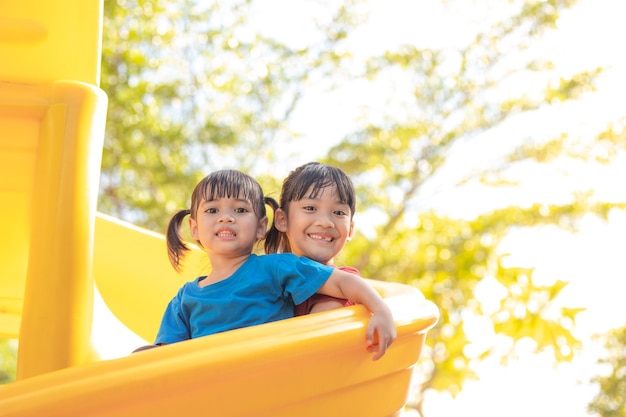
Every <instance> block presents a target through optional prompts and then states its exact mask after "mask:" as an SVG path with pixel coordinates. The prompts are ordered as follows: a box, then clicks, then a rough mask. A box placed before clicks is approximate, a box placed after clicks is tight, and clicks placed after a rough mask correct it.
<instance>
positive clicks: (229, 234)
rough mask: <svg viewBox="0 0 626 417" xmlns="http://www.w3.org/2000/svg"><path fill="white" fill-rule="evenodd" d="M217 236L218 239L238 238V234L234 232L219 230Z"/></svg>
mask: <svg viewBox="0 0 626 417" xmlns="http://www.w3.org/2000/svg"><path fill="white" fill-rule="evenodd" d="M215 236H217V237H235V236H237V233H235V232H233V231H232V230H219V231H218V232H217V233H216V234H215Z"/></svg>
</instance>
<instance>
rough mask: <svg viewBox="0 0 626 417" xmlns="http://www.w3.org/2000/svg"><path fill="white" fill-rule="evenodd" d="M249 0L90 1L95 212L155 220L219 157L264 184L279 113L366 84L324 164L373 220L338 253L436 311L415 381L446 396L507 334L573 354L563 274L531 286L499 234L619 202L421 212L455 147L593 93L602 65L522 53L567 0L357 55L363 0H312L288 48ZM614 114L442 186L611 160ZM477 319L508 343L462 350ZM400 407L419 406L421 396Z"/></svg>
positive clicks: (514, 149) (283, 130) (282, 119)
mask: <svg viewBox="0 0 626 417" xmlns="http://www.w3.org/2000/svg"><path fill="white" fill-rule="evenodd" d="M261 3H262V2H254V1H243V0H234V1H222V2H216V1H206V2H205V1H202V2H200V1H198V2H194V1H189V0H187V1H177V2H173V1H167V0H156V1H150V2H148V1H144V0H132V1H131V0H117V1H113V0H105V31H104V42H103V69H102V88H103V89H104V90H105V91H106V92H107V93H108V95H109V99H110V104H109V117H108V125H107V132H106V143H105V150H104V157H103V158H104V159H103V166H102V181H101V191H102V192H101V196H100V201H99V208H100V210H102V211H104V212H107V213H109V214H112V215H114V216H117V217H120V218H123V219H125V220H129V221H132V222H134V223H136V224H139V225H143V226H146V227H149V228H151V229H154V230H156V231H162V230H163V226H164V224H165V222H166V221H167V219H168V218H169V216H170V214H171V212H172V211H173V210H174V209H175V208H180V207H184V206H186V205H187V199H188V197H189V191H190V190H191V188H192V187H193V185H194V184H195V183H196V181H197V180H198V177H199V176H201V175H203V174H205V173H206V172H208V171H211V170H213V169H216V168H221V167H224V166H231V167H237V168H240V169H242V170H245V171H247V172H249V173H251V174H253V175H256V176H257V177H258V178H259V179H260V180H261V182H262V183H263V184H264V185H266V184H268V183H269V184H273V186H271V187H266V188H268V189H276V188H277V184H278V183H279V182H280V181H281V180H282V179H281V178H274V177H272V175H271V172H272V171H271V169H270V167H271V165H272V164H273V163H274V162H276V161H278V160H279V154H277V153H275V150H276V149H279V148H280V145H281V144H282V143H286V142H287V141H288V140H289V139H290V138H291V137H293V136H297V132H294V131H292V130H290V129H291V128H290V125H289V122H290V117H291V116H292V115H293V113H294V111H295V110H296V109H297V108H298V105H299V104H300V100H301V99H302V97H304V96H306V93H307V91H309V90H308V88H310V87H311V86H323V87H326V88H339V87H340V86H341V85H342V84H343V83H347V82H362V83H363V84H362V85H374V84H375V85H377V86H382V88H378V89H377V91H378V92H379V93H378V94H379V95H378V96H377V100H376V104H375V105H369V106H367V105H366V106H363V107H362V112H363V116H362V119H361V122H359V123H356V124H355V127H354V130H353V131H352V132H351V133H350V134H348V135H346V136H345V138H344V139H343V140H342V141H341V142H340V143H337V144H336V145H335V146H333V147H332V148H331V149H330V150H329V152H328V156H327V158H326V159H325V162H328V163H330V164H333V165H337V166H340V167H341V168H342V169H344V170H345V171H346V172H347V173H348V174H349V175H350V176H351V177H352V178H353V179H354V182H355V184H356V186H357V189H358V197H359V209H358V212H359V214H360V215H362V216H364V217H363V218H368V219H373V220H372V224H371V225H369V224H368V225H367V226H368V227H367V228H362V229H368V230H363V231H362V232H359V233H358V235H357V236H356V238H355V239H354V240H353V241H352V242H351V243H350V245H348V247H347V248H346V249H345V251H344V253H343V254H342V258H343V260H345V262H346V263H347V264H352V265H354V266H356V267H358V268H359V269H360V270H361V271H362V273H363V275H364V276H370V277H375V278H377V279H381V280H388V281H398V282H405V283H409V284H411V285H415V286H417V287H418V288H419V289H420V290H422V291H423V292H424V294H425V295H426V297H427V298H429V299H431V300H433V301H434V302H435V303H436V304H437V305H438V306H439V307H440V309H441V313H442V318H441V322H440V324H439V325H438V326H437V327H436V328H434V329H433V330H432V331H431V332H430V333H429V339H428V345H429V346H428V349H427V352H426V355H425V358H424V361H423V366H422V368H423V369H422V371H423V372H422V374H423V376H424V381H423V384H422V390H426V389H436V390H447V391H449V392H451V393H452V394H456V393H458V392H459V391H460V389H461V388H462V386H463V384H464V382H465V381H466V380H468V379H469V378H473V377H474V374H473V371H472V363H474V362H475V361H479V360H481V359H482V358H484V357H486V356H489V355H498V357H500V359H501V360H502V361H503V362H506V361H507V360H508V359H509V358H511V357H512V355H514V347H515V344H516V343H518V342H520V341H521V340H525V341H528V340H531V341H532V342H533V343H534V345H535V346H536V349H537V351H542V350H550V351H551V352H553V353H554V358H555V360H556V361H562V360H571V359H572V358H573V355H574V354H575V352H576V351H577V349H579V348H580V341H579V340H577V339H576V338H575V337H574V336H573V335H572V332H571V330H572V329H573V326H574V325H575V319H576V315H577V314H578V312H579V311H580V309H577V308H562V307H561V308H558V309H556V311H554V310H555V309H554V307H553V306H554V301H555V299H556V298H557V297H558V295H559V292H560V291H561V290H562V289H563V288H564V287H565V286H566V282H565V281H561V280H558V279H555V282H554V284H553V285H539V284H537V283H536V282H535V281H534V280H533V270H532V268H519V267H513V266H511V265H508V264H507V262H506V257H505V256H504V255H503V254H501V253H500V252H499V245H500V243H501V242H502V240H503V239H504V238H505V237H506V236H508V235H510V234H511V233H512V232H514V231H515V230H519V229H523V228H529V227H561V228H565V229H567V230H576V227H577V224H578V222H579V221H580V219H581V218H583V217H584V216H586V215H589V214H594V215H598V216H601V217H606V216H608V213H609V212H610V211H611V210H613V209H616V208H617V209H623V208H624V207H623V205H618V204H610V203H606V202H602V201H597V200H596V199H595V198H594V196H593V193H592V192H591V190H585V189H579V190H574V191H573V192H572V193H571V195H570V196H569V198H568V199H562V200H561V201H558V202H544V201H539V202H537V201H530V202H528V204H524V205H520V204H514V205H511V204H510V203H509V202H507V201H500V202H499V204H498V206H497V207H491V208H490V209H487V210H483V211H482V212H481V213H478V214H476V215H474V216H472V217H470V218H458V217H453V216H448V215H444V214H442V213H440V212H438V211H436V210H433V209H431V208H429V206H428V204H426V203H425V202H424V201H422V197H423V195H425V194H426V192H427V190H428V189H429V187H430V189H432V188H433V187H434V188H436V187H438V186H439V184H441V181H442V180H441V179H442V178H449V177H446V176H449V172H450V166H449V165H450V161H451V158H452V157H453V155H454V153H455V152H459V149H461V148H463V149H468V148H470V147H471V145H472V144H473V143H474V142H477V139H478V138H480V137H481V135H482V134H484V133H486V132H490V131H493V130H496V129H503V128H505V127H507V126H510V124H511V123H513V122H515V121H519V120H521V119H523V118H528V119H524V120H536V119H530V118H532V117H537V115H538V114H540V113H545V112H550V111H553V110H555V109H562V108H563V105H564V104H566V103H570V102H573V101H576V100H578V99H581V98H584V97H585V96H586V95H588V94H591V93H592V92H593V91H594V89H595V87H596V84H597V82H598V80H599V79H601V77H602V76H603V71H604V69H603V68H599V67H597V66H596V65H594V63H593V62H590V63H589V66H588V68H585V69H583V70H582V71H579V72H576V73H573V74H564V73H563V72H560V71H558V68H556V66H555V64H553V63H552V62H551V61H550V59H549V57H547V56H546V55H545V54H542V53H540V52H538V51H537V50H536V49H534V47H535V46H536V45H539V44H541V41H542V40H543V39H544V38H545V37H546V36H548V35H549V34H550V32H551V31H552V30H553V29H554V28H555V24H556V22H557V20H558V18H559V16H560V15H561V14H562V13H564V12H565V11H567V10H568V9H569V8H570V7H571V6H573V5H574V4H575V1H573V0H545V1H534V0H526V1H521V0H520V1H510V2H501V1H494V2H491V1H485V2H475V3H474V6H475V7H487V8H488V7H491V6H495V5H497V6H498V11H499V13H500V15H499V17H498V19H495V20H493V19H492V20H485V24H484V26H483V27H481V28H480V29H479V30H478V31H477V33H476V36H475V37H473V38H471V39H468V40H467V42H466V43H465V44H464V45H460V46H458V47H455V48H442V49H436V48H420V47H418V46H416V45H402V46H400V47H398V48H396V49H394V50H387V51H385V52H384V53H381V54H379V55H377V56H373V57H369V58H367V60H365V61H360V60H359V59H358V58H357V57H356V56H355V55H353V54H351V53H350V49H349V42H348V41H349V40H350V39H351V36H352V34H353V33H355V32H356V28H358V27H359V25H361V24H362V23H363V15H362V10H363V9H362V8H361V6H362V4H361V2H356V1H355V2H330V3H323V4H322V3H320V4H322V5H323V6H325V7H326V9H325V10H329V12H328V13H327V14H321V15H319V16H318V15H316V17H317V18H318V20H316V22H317V24H318V25H317V26H316V27H315V30H316V31H317V32H315V33H316V34H317V36H315V37H313V39H314V40H312V41H310V42H309V43H307V44H304V45H299V46H297V47H296V46H293V45H294V43H293V42H291V43H290V42H287V40H285V41H284V42H283V41H281V40H277V39H274V38H272V37H269V36H264V35H261V34H260V33H259V32H258V31H256V30H255V27H254V16H255V14H254V13H255V10H258V9H256V8H255V7H256V6H258V5H259V4H261ZM446 3H453V2H452V1H448V2H446ZM311 4H317V3H316V2H311ZM333 8H334V9H333ZM324 16H325V17H324ZM380 91H384V92H388V95H384V94H380ZM311 117H315V116H314V115H312V116H311ZM528 124H529V125H532V124H533V123H528ZM623 125H624V120H616V121H614V123H613V124H610V125H607V126H606V127H605V129H603V130H602V131H599V132H596V134H594V135H591V136H590V135H587V134H585V135H583V134H579V133H577V132H572V131H571V130H569V129H568V128H567V126H565V125H563V126H560V125H558V124H556V125H554V124H553V125H551V127H552V130H551V131H541V130H539V131H536V130H533V131H531V130H530V129H523V130H522V131H519V129H518V130H517V131H515V134H511V133H510V131H509V132H507V133H506V134H505V136H502V138H501V139H500V140H499V141H498V142H497V144H498V145H501V144H502V143H503V142H505V143H504V145H505V146H501V148H502V149H504V150H503V151H502V152H501V155H500V157H499V158H497V159H495V160H494V161H493V162H492V163H490V164H481V165H480V166H478V167H475V168H474V169H472V170H470V171H469V172H468V173H467V175H465V176H464V177H463V178H458V179H456V180H454V181H453V187H452V188H455V189H462V188H463V187H476V186H478V185H480V186H481V187H483V188H489V189H496V190H502V189H503V188H504V187H509V188H510V187H515V186H518V185H519V184H520V183H522V182H523V178H520V177H519V176H516V172H517V171H516V167H520V166H523V167H526V168H529V167H530V168H532V169H535V170H541V169H543V167H545V166H550V167H557V168H559V169H560V168H562V167H563V166H567V164H568V163H578V164H594V163H607V162H610V161H612V160H613V158H614V157H615V156H616V155H618V154H620V153H623V151H624V146H625V145H624V144H626V140H625V139H626V131H625V130H624V129H623ZM555 131H557V133H554V132H555ZM281 157H286V155H281ZM448 182H449V180H448ZM475 198H478V197H475ZM458 204H459V205H461V206H462V205H463V204H464V201H459V202H458ZM359 227H361V226H360V225H359ZM555 278H556V277H555ZM563 278H564V279H567V277H563ZM484 285H490V286H492V287H495V288H498V289H499V290H500V293H501V294H502V296H501V297H500V300H499V305H498V307H497V308H495V309H490V310H486V309H485V307H484V305H483V304H482V303H481V302H480V301H479V300H478V299H477V297H476V291H477V290H478V289H479V288H480V287H481V286H484ZM476 320H482V321H486V322H487V323H489V325H490V328H491V331H492V332H493V334H494V335H497V336H498V337H500V338H503V339H506V340H508V341H510V343H509V344H508V345H507V346H508V349H505V350H502V349H501V348H499V347H497V346H495V345H494V346H484V345H481V347H480V349H476V348H473V346H474V344H475V342H476V341H475V340H472V337H471V335H470V334H469V332H468V324H469V323H471V322H472V321H476ZM413 406H414V407H415V408H417V409H421V397H420V396H418V397H417V398H415V400H414V402H413Z"/></svg>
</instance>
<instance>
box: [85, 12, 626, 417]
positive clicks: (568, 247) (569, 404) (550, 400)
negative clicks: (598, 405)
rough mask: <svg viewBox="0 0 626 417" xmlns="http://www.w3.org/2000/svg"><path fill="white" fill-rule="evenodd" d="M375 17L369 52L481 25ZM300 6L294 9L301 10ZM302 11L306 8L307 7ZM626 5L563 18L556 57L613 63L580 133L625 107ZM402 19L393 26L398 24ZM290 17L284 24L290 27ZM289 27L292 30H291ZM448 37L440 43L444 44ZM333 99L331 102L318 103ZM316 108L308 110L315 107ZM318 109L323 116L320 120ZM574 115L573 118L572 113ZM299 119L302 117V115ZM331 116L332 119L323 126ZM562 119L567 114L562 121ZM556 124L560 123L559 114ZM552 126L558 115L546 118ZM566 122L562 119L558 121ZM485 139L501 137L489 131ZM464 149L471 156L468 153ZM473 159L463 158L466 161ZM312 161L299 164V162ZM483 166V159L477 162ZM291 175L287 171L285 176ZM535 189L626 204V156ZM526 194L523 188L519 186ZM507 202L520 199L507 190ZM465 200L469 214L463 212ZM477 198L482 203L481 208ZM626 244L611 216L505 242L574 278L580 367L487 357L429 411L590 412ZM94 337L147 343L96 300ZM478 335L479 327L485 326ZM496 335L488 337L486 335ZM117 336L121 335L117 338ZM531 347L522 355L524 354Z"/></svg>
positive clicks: (447, 202)
mask: <svg viewBox="0 0 626 417" xmlns="http://www.w3.org/2000/svg"><path fill="white" fill-rule="evenodd" d="M270 3H272V4H274V5H282V6H283V7H289V6H288V2H285V1H284V0H283V1H278V0H274V1H273V2H270ZM374 3H375V5H376V13H375V14H374V21H373V24H372V26H371V28H370V30H368V31H364V32H363V33H361V34H360V36H361V37H362V41H361V44H362V45H363V46H364V50H363V53H367V51H374V52H375V51H377V50H378V49H380V48H383V47H384V46H385V45H387V44H386V43H384V42H400V41H405V40H407V39H424V40H425V44H424V45H429V46H441V45H443V44H445V43H446V42H448V44H454V42H457V41H458V39H462V38H463V37H464V36H465V35H466V34H465V33H463V31H464V30H467V28H468V25H467V24H463V21H462V19H463V18H467V17H468V16H469V17H470V18H471V19H470V20H472V21H474V22H476V21H479V19H480V17H479V16H471V13H469V14H468V13H466V12H465V11H459V13H457V14H456V15H455V17H454V19H456V21H454V22H451V21H450V20H449V16H448V15H444V12H445V10H444V9H443V8H442V7H441V5H440V2H438V1H434V0H423V1H420V2H417V1H414V0H386V1H383V0H376V1H375V2H374ZM296 12H298V11H294V13H296ZM300 12H302V11H300ZM624 16H626V2H625V1H623V0H581V1H580V3H579V5H578V6H576V8H575V9H574V10H573V11H572V13H568V14H567V15H566V16H565V17H564V18H563V19H562V20H561V21H560V22H559V27H560V38H559V39H555V41H554V43H553V44H551V45H546V48H550V50H551V51H552V52H551V53H552V56H553V57H554V59H555V60H556V61H557V62H558V63H559V64H562V65H567V66H569V67H571V68H572V69H581V68H582V67H583V66H584V65H585V64H586V63H588V62H594V63H598V64H599V65H612V66H614V68H613V69H612V70H610V71H609V73H608V76H607V81H606V83H605V84H603V85H602V86H601V89H600V91H599V92H598V93H597V94H595V95H594V96H593V97H591V98H589V99H586V100H584V102H581V103H577V104H576V109H575V110H576V111H575V113H562V114H553V115H551V116H552V117H555V118H566V119H567V118H572V126H573V127H574V128H575V129H587V128H589V129H593V128H596V127H597V126H598V124H597V123H598V121H600V122H603V121H606V120H611V119H615V118H616V117H617V116H619V115H623V114H624V113H623V112H624V109H626V77H624V76H623V74H625V73H626V55H625V54H624V53H623V48H622V47H621V45H618V42H621V40H623V39H626V25H624V24H623V17H624ZM390 22H393V24H390ZM287 24H288V22H286V23H285V25H287ZM285 30H289V28H288V27H287V26H285ZM437 42H439V43H441V45H437V44H436V43H437ZM327 94H328V93H320V95H319V96H317V97H315V98H314V99H311V101H310V102H309V103H305V106H304V108H303V111H302V113H301V114H300V115H297V114H296V123H297V124H298V125H299V126H300V128H301V129H302V130H303V131H304V132H305V133H306V135H307V136H308V137H309V139H310V138H315V141H313V140H309V141H307V140H306V137H305V140H304V141H303V142H302V143H307V142H313V143H315V145H316V147H317V149H311V150H310V151H311V152H309V150H307V152H301V153H300V154H301V155H306V156H303V158H307V159H306V160H308V159H310V158H311V155H312V154H315V152H317V153H319V154H320V156H321V153H323V150H322V149H323V148H321V147H320V146H319V143H320V142H319V141H320V140H321V139H322V138H324V139H325V140H326V141H327V144H328V146H330V145H331V144H332V143H335V142H336V141H338V140H339V139H340V138H341V135H342V134H343V133H344V132H345V131H347V130H348V129H349V128H350V127H351V125H352V120H351V117H353V116H354V114H351V113H350V109H349V108H346V106H345V104H346V102H344V101H343V100H345V97H339V98H338V99H336V100H328V99H329V97H328V95H327ZM319 100H324V102H325V103H326V104H325V105H324V106H319ZM307 106H308V107H307ZM311 114H315V115H316V116H315V117H311ZM572 114H574V116H572ZM298 117H299V118H298ZM320 120H324V123H320ZM559 120H561V121H562V120H563V119H558V120H556V121H559ZM552 121H555V119H552ZM547 122H549V121H547ZM554 124H555V125H560V124H561V123H554ZM482 140H483V141H484V142H485V145H489V144H490V143H491V144H493V142H491V141H493V140H494V139H493V138H490V137H489V136H486V137H485V138H483V139H482ZM460 154H462V153H460ZM467 160H468V158H467V157H466V155H463V158H461V157H459V158H458V162H459V164H461V165H463V164H464V163H466V162H467ZM301 162H306V161H305V160H302V161H298V160H293V161H292V164H293V166H297V165H299V164H300V163H301ZM474 163H477V164H480V163H481V161H479V160H478V161H477V160H474ZM285 174H286V172H285ZM525 178H526V179H527V181H526V183H527V187H526V189H525V190H526V192H529V193H533V194H532V195H533V196H535V197H538V198H542V197H546V198H547V197H550V196H552V195H553V194H554V193H555V192H557V191H558V190H559V189H562V188H567V187H571V186H572V184H577V185H581V184H583V185H586V186H593V187H595V188H596V191H597V195H598V197H602V198H603V199H606V200H611V201H622V202H626V187H625V186H624V185H623V178H626V157H623V158H621V160H620V161H618V163H615V164H613V165H611V166H609V167H604V168H599V169H593V170H585V171H581V172H576V173H575V174H574V175H573V176H568V177H563V178H558V179H555V180H552V179H550V180H548V181H546V178H545V177H544V176H543V174H542V173H535V174H532V173H528V174H527V175H526V176H525ZM478 192H480V190H478V189H471V190H467V191H466V192H465V194H463V193H460V194H458V193H457V194H444V195H436V196H435V195H434V196H432V200H431V204H432V205H433V206H436V207H438V208H439V209H441V210H444V211H448V212H449V213H450V214H453V215H463V214H465V215H468V213H469V214H471V213H472V212H475V211H477V210H481V209H482V207H484V206H483V205H482V204H491V203H492V201H490V200H489V197H490V196H487V195H485V197H484V198H477V194H476V193H478ZM517 193H518V194H519V192H517ZM500 198H504V200H505V201H506V202H508V203H511V202H513V201H515V198H516V195H515V194H513V193H511V194H507V193H504V194H502V193H500ZM458 201H463V202H464V204H463V205H462V207H463V210H465V213H462V212H458V207H459V206H460V205H459V204H456V203H457V202H458ZM472 202H480V204H478V203H477V204H475V205H472ZM624 247H626V214H624V213H620V212H615V213H612V214H611V216H610V218H609V220H608V222H603V221H599V220H597V219H595V218H592V217H589V218H588V219H586V220H585V221H584V222H583V226H582V228H581V230H580V232H579V233H577V234H574V235H571V234H568V233H566V232H563V231H558V230H553V229H547V230H545V229H544V230H533V231H528V232H523V233H518V234H517V235H512V236H511V237H510V238H509V239H507V241H506V242H505V243H504V245H503V248H502V250H503V252H509V253H512V254H513V255H512V256H511V257H510V259H509V262H511V264H516V265H520V266H528V267H531V266H532V267H535V268H536V270H535V271H536V272H535V277H537V278H538V279H545V280H551V279H563V280H569V281H570V284H569V285H568V287H567V288H566V289H565V290H563V293H562V294H561V297H560V302H561V303H562V304H563V305H566V306H570V307H586V308H587V309H588V310H587V311H586V312H584V313H581V314H580V315H579V321H578V323H577V329H576V334H577V336H578V337H580V338H581V339H582V340H583V341H584V351H583V352H582V354H580V355H578V356H577V357H576V358H575V359H574V361H573V362H572V363H571V364H561V365H559V366H557V367H554V366H553V364H552V361H551V358H550V356H549V355H529V354H523V355H522V357H521V359H520V360H519V361H517V362H513V363H511V364H510V365H509V366H507V367H500V366H499V364H497V363H490V362H486V363H483V364H481V365H480V367H478V368H477V369H476V371H477V373H478V376H479V378H480V379H479V381H475V382H471V383H468V384H467V385H466V386H465V387H464V388H463V391H462V392H461V394H460V395H459V396H458V397H457V398H455V399H452V398H450V397H449V396H447V395H440V394H433V393H431V394H429V395H428V396H427V398H426V401H425V415H426V417H447V416H452V415H458V416H462V415H470V416H475V415H480V416H482V417H491V416H493V417H496V416H498V417H500V416H502V415H506V416H507V417H516V416H520V417H521V416H528V415H532V416H534V417H543V416H545V417H548V416H549V417H552V416H555V415H557V416H568V417H587V416H588V414H587V413H586V406H587V404H588V402H589V401H590V400H591V399H592V397H593V395H594V394H595V388H594V387H593V386H591V385H590V384H589V383H588V380H589V378H590V377H591V376H593V375H595V374H597V372H598V369H599V368H598V367H597V366H596V360H597V357H598V355H599V352H600V350H599V348H598V346H597V344H595V343H594V342H592V341H591V339H590V338H591V335H592V334H593V333H594V332H603V331H606V330H607V329H609V328H611V327H617V326H621V325H623V324H624V319H625V317H626V314H624V309H623V308H621V309H620V307H619V306H620V305H623V301H622V299H621V298H623V297H621V294H623V293H624V284H623V283H624V278H626V268H625V267H624V263H623V258H624V253H623V249H624ZM94 327H95V331H94V341H95V343H96V346H98V347H99V348H100V350H101V352H102V354H103V355H104V356H105V357H106V358H113V357H119V356H124V355H127V354H128V353H129V352H130V351H132V350H133V349H134V348H135V347H137V346H139V345H142V344H144V343H145V341H142V340H141V339H139V338H137V337H136V336H133V335H132V334H131V333H130V332H129V331H127V330H126V329H125V328H122V327H119V325H116V324H115V320H114V319H113V318H111V317H110V315H109V313H107V312H106V310H105V309H104V308H103V306H102V304H101V302H100V301H98V300H97V307H96V318H95V323H94ZM475 331H477V332H480V329H479V328H478V329H476V330H475ZM485 337H489V335H487V334H486V335H485ZM111 341H114V342H113V343H112V342H111ZM520 353H523V352H520Z"/></svg>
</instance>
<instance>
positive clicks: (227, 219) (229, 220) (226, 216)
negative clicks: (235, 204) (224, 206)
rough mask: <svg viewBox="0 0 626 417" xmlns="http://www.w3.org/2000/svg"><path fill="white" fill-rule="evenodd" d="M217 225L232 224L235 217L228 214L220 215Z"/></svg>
mask: <svg viewBox="0 0 626 417" xmlns="http://www.w3.org/2000/svg"><path fill="white" fill-rule="evenodd" d="M218 222H219V223H234V222H235V217H234V216H233V215H232V214H230V213H222V215H221V216H220V218H219V219H218Z"/></svg>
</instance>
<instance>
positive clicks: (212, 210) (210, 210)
mask: <svg viewBox="0 0 626 417" xmlns="http://www.w3.org/2000/svg"><path fill="white" fill-rule="evenodd" d="M218 211H219V210H218V209H216V208H214V207H209V208H208V209H206V210H205V212H206V213H209V214H216V213H217V212H218ZM234 211H235V213H237V214H244V213H248V212H249V210H248V209H247V208H245V207H238V208H236V209H235V210H234Z"/></svg>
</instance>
